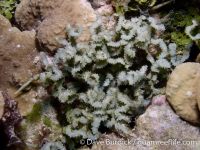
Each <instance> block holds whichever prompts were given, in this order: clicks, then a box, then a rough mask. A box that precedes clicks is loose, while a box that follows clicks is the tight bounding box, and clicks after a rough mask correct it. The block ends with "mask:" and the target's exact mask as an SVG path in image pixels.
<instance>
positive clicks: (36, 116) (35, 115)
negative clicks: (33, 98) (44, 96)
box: [26, 102, 43, 122]
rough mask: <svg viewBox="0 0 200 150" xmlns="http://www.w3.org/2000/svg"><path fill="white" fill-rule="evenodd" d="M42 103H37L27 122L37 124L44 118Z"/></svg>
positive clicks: (27, 117)
mask: <svg viewBox="0 0 200 150" xmlns="http://www.w3.org/2000/svg"><path fill="white" fill-rule="evenodd" d="M42 112H43V111H42V103H41V102H36V103H35V104H34V106H33V109H32V111H31V112H30V113H29V114H28V115H27V116H26V119H27V121H29V122H37V121H39V120H40V118H41V117H42Z"/></svg>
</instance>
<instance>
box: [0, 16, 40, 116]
mask: <svg viewBox="0 0 200 150" xmlns="http://www.w3.org/2000/svg"><path fill="white" fill-rule="evenodd" d="M0 45H1V47H0V77H1V78H0V90H1V91H4V92H6V93H8V95H9V96H10V97H11V99H15V100H16V101H18V104H19V105H18V106H19V109H20V113H21V115H23V116H24V115H26V114H27V113H28V112H30V111H31V110H32V107H33V104H34V102H33V99H34V98H35V97H36V95H37V94H36V92H35V91H34V90H30V91H28V92H26V93H24V94H21V95H19V96H17V97H16V95H14V93H15V92H16V91H17V89H18V88H19V87H20V86H21V85H23V84H24V83H25V82H26V81H28V80H29V79H30V78H31V77H33V76H34V75H36V74H38V73H39V71H40V68H39V67H36V65H35V64H34V63H33V61H34V58H35V57H36V56H38V55H39V53H38V51H37V48H36V45H35V31H24V32H21V31H20V30H19V29H17V28H15V27H12V26H11V24H10V22H9V21H8V20H7V19H6V18H4V17H3V16H2V15H0Z"/></svg>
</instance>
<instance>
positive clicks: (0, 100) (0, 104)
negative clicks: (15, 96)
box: [0, 91, 5, 119]
mask: <svg viewBox="0 0 200 150" xmlns="http://www.w3.org/2000/svg"><path fill="white" fill-rule="evenodd" d="M4 105H5V101H4V97H3V95H2V92H1V91H0V119H1V118H2V115H3V112H4Z"/></svg>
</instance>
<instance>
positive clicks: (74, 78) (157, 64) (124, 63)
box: [17, 15, 189, 140]
mask: <svg viewBox="0 0 200 150" xmlns="http://www.w3.org/2000/svg"><path fill="white" fill-rule="evenodd" d="M118 17H119V18H118V23H117V25H116V27H115V29H114V30H111V31H109V30H101V26H100V25H101V17H100V16H98V19H97V21H96V22H95V23H93V25H92V26H91V27H90V33H91V37H90V42H89V43H83V42H80V43H76V39H77V38H78V37H79V36H80V35H81V33H82V32H83V27H82V26H81V25H77V28H72V27H71V26H70V25H67V27H66V31H67V34H68V40H63V39H59V38H57V41H58V42H59V43H60V44H62V45H63V46H64V48H59V49H58V51H57V53H56V54H55V56H54V61H53V63H52V64H51V63H49V62H48V59H47V57H46V54H45V53H44V52H41V53H40V56H41V58H42V61H43V63H44V65H45V66H46V67H45V68H46V70H45V72H43V73H41V74H39V75H36V76H35V77H34V78H32V79H30V80H29V81H28V82H27V83H26V84H25V85H24V86H22V87H21V88H20V89H19V90H18V91H17V93H18V92H20V91H21V90H22V89H23V88H25V87H26V86H27V84H29V83H30V82H31V81H32V80H36V79H40V81H41V83H42V84H43V85H44V86H45V87H47V86H50V85H51V86H52V87H53V88H52V94H53V96H55V97H56V98H58V99H59V101H60V102H61V103H65V104H66V112H67V113H66V118H67V121H68V122H69V125H67V126H66V127H65V128H64V130H63V131H64V133H66V135H68V136H69V137H72V138H90V139H93V140H95V139H97V138H99V136H100V135H101V133H100V132H99V128H100V126H104V127H107V128H109V129H112V130H118V131H121V132H123V133H129V131H130V128H129V127H128V123H129V122H130V117H131V116H133V115H135V114H136V113H138V110H140V109H141V108H142V107H144V106H145V105H147V103H148V102H149V100H150V99H151V97H152V96H153V95H156V94H160V93H164V92H165V88H164V86H163V84H162V83H161V82H162V80H164V79H166V76H165V75H167V74H169V72H170V70H172V69H173V68H174V67H175V66H177V65H178V64H180V63H182V62H183V61H185V60H186V59H187V58H188V56H189V52H188V51H184V52H183V53H182V54H181V55H180V54H177V53H176V44H175V43H169V44H168V45H166V43H165V42H164V40H163V39H161V38H156V37H157V36H156V32H157V31H164V30H165V26H164V25H163V24H158V23H157V22H156V20H155V19H154V18H153V17H145V16H140V17H135V18H131V19H130V20H126V19H125V18H124V16H123V15H118ZM155 47H156V51H155V52H154V53H152V51H151V49H152V48H155ZM186 48H189V47H187V46H186Z"/></svg>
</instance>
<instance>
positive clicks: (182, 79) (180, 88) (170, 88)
mask: <svg viewBox="0 0 200 150" xmlns="http://www.w3.org/2000/svg"><path fill="white" fill-rule="evenodd" d="M199 80H200V64H198V63H183V64H181V65H179V66H177V67H176V68H175V69H174V71H173V72H172V74H171V75H170V77H169V80H168V82H167V87H166V95H167V100H168V101H169V103H170V104H171V105H172V107H173V108H174V110H175V111H176V113H177V114H178V115H179V116H180V117H182V118H183V119H185V120H187V121H190V122H192V123H198V124H199V123H200V112H199V109H198V105H197V86H198V83H199Z"/></svg>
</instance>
